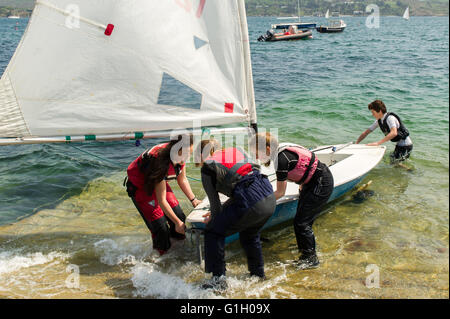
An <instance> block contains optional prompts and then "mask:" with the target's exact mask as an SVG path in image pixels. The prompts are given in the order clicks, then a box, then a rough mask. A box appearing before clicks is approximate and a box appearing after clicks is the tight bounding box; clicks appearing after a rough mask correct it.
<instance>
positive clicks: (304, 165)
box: [277, 144, 319, 185]
mask: <svg viewBox="0 0 450 319" xmlns="http://www.w3.org/2000/svg"><path fill="white" fill-rule="evenodd" d="M285 150H287V151H290V152H292V153H294V154H297V156H298V161H297V165H296V166H295V168H294V169H293V170H290V171H289V172H288V180H289V181H291V182H294V183H297V184H299V185H302V184H307V183H308V182H309V181H310V180H311V178H312V176H313V175H314V173H315V171H316V168H317V165H318V164H319V160H318V159H317V158H316V155H315V154H314V153H313V152H311V151H309V150H307V149H306V148H304V147H303V146H300V145H296V144H282V145H280V147H278V153H277V154H279V153H281V152H283V151H285Z"/></svg>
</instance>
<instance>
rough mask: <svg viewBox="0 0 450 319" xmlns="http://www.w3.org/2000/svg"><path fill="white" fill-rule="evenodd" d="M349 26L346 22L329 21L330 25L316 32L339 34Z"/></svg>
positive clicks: (317, 29) (318, 28) (319, 28)
mask: <svg viewBox="0 0 450 319" xmlns="http://www.w3.org/2000/svg"><path fill="white" fill-rule="evenodd" d="M346 27H347V24H346V23H345V22H344V20H329V21H328V25H325V26H324V25H321V26H319V27H317V28H316V31H317V32H319V33H337V32H343V31H344V30H345V28H346Z"/></svg>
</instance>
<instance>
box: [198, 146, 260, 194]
mask: <svg viewBox="0 0 450 319" xmlns="http://www.w3.org/2000/svg"><path fill="white" fill-rule="evenodd" d="M203 166H204V169H208V170H210V171H211V172H213V173H215V179H216V191H218V192H220V193H222V194H224V195H226V196H228V197H231V196H232V195H233V190H234V188H235V187H236V185H237V184H238V182H239V181H240V180H241V179H242V177H244V176H247V175H248V174H252V173H253V170H254V169H256V170H259V169H260V166H259V165H257V164H255V163H251V162H250V161H249V158H248V156H247V154H245V152H244V151H242V150H239V149H237V148H234V147H230V148H227V149H224V150H221V151H217V152H215V153H214V154H213V155H211V156H209V157H208V158H207V159H206V160H205V163H204V165H203Z"/></svg>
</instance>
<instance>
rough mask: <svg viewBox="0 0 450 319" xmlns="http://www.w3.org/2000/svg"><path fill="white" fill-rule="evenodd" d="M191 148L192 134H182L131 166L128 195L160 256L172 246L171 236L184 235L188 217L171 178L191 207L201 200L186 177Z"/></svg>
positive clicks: (149, 151)
mask: <svg viewBox="0 0 450 319" xmlns="http://www.w3.org/2000/svg"><path fill="white" fill-rule="evenodd" d="M192 147H193V138H192V136H189V135H184V136H181V135H180V136H178V137H177V138H176V139H174V140H171V141H170V142H168V143H164V144H159V145H156V146H155V147H153V148H151V149H150V150H147V151H145V152H144V153H142V154H141V155H140V156H139V157H138V158H137V159H135V160H134V161H133V162H132V163H131V164H130V165H129V166H128V170H127V175H128V181H127V184H126V185H127V192H128V195H129V196H130V197H131V199H132V201H133V203H134V205H135V206H136V208H137V210H138V211H139V213H140V215H141V216H142V218H143V219H144V222H145V224H146V225H147V227H148V229H149V230H150V232H151V234H152V239H153V249H155V250H157V251H158V252H159V253H160V255H163V254H164V253H166V252H167V251H168V250H169V248H170V247H171V242H170V238H174V239H184V238H185V227H186V226H185V224H184V221H185V220H186V216H185V214H184V213H183V210H182V209H181V207H180V204H179V202H178V200H177V198H176V197H175V194H174V193H173V191H172V189H171V188H170V186H169V184H168V181H169V180H174V179H176V180H177V183H178V186H179V187H180V188H181V190H182V191H183V193H184V194H185V195H186V197H187V198H188V199H189V200H190V202H191V203H192V206H194V207H196V206H197V205H198V204H200V203H201V201H199V200H198V199H197V198H196V197H195V195H194V193H193V192H192V190H191V186H190V184H189V181H188V180H187V176H186V165H185V161H186V160H187V159H188V158H189V156H190V154H191V153H192Z"/></svg>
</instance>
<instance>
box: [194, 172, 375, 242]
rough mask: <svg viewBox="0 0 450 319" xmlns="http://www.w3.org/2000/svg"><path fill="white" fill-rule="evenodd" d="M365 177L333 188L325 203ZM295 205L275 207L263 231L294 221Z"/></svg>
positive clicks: (232, 236)
mask: <svg viewBox="0 0 450 319" xmlns="http://www.w3.org/2000/svg"><path fill="white" fill-rule="evenodd" d="M366 175H367V174H365V175H363V176H361V177H358V178H356V179H354V180H351V181H349V182H347V183H345V184H342V185H339V186H337V187H335V188H334V189H333V193H331V196H330V198H329V199H328V202H327V203H331V202H332V201H334V200H336V199H338V198H340V197H342V196H343V195H345V194H346V193H348V192H349V191H351V190H352V189H353V188H354V187H355V186H356V185H357V184H358V183H360V182H361V181H362V180H363V179H364V178H365V177H366ZM297 204H298V200H294V201H290V202H287V203H283V204H279V205H277V208H276V209H275V212H274V213H273V215H272V217H270V219H269V220H268V221H267V223H266V224H265V225H264V227H263V229H267V228H270V227H273V226H276V225H278V224H281V223H284V222H286V221H288V220H291V219H294V217H295V214H296V213H297ZM192 225H193V226H194V227H196V228H205V224H203V223H192ZM237 239H239V234H237V233H236V234H234V235H231V236H228V237H227V238H226V239H225V243H227V244H228V243H231V242H233V241H235V240H237Z"/></svg>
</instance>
